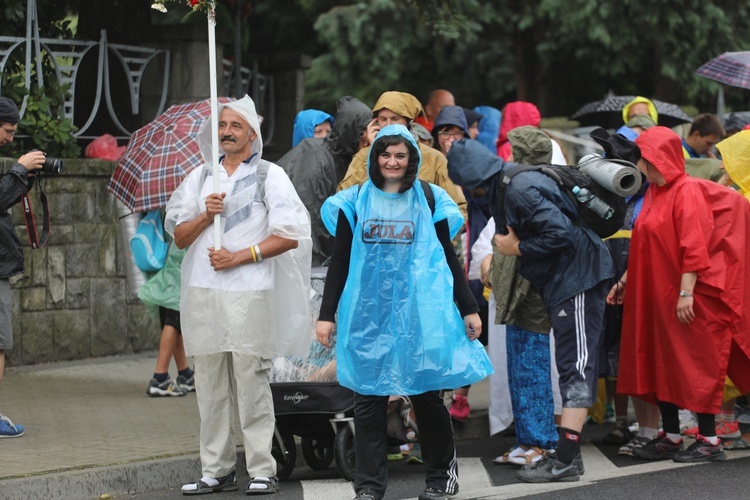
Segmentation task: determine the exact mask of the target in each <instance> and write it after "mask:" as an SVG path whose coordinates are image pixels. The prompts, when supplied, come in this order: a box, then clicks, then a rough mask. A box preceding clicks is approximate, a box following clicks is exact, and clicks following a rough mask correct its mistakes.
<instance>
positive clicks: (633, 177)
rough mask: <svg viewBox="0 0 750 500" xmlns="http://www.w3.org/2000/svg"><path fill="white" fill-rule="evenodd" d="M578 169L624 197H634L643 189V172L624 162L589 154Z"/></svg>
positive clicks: (579, 163)
mask: <svg viewBox="0 0 750 500" xmlns="http://www.w3.org/2000/svg"><path fill="white" fill-rule="evenodd" d="M578 168H579V169H580V170H581V171H582V172H584V173H585V174H587V175H588V176H589V177H591V179H592V180H593V181H594V182H596V183H597V184H599V185H600V186H602V187H603V188H604V189H606V190H607V191H611V192H612V193H615V194H617V195H620V196H623V197H624V196H632V195H634V194H635V193H637V192H638V190H639V189H640V188H641V172H640V171H639V170H638V169H637V168H635V166H634V165H633V164H632V163H630V162H627V161H624V160H615V159H605V158H602V157H601V156H600V155H598V154H588V155H586V156H584V157H583V158H581V160H580V161H579V162H578Z"/></svg>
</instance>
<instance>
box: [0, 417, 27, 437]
mask: <svg viewBox="0 0 750 500" xmlns="http://www.w3.org/2000/svg"><path fill="white" fill-rule="evenodd" d="M24 431H25V429H24V427H23V425H21V424H14V423H13V422H11V420H10V419H9V418H8V417H5V416H3V415H0V438H17V437H21V436H23V433H24Z"/></svg>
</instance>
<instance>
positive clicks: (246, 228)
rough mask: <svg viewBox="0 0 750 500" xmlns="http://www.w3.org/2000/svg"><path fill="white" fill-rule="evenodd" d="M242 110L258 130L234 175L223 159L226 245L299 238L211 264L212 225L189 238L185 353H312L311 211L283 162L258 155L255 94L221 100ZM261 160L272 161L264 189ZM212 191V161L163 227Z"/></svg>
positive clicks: (202, 205) (202, 206)
mask: <svg viewBox="0 0 750 500" xmlns="http://www.w3.org/2000/svg"><path fill="white" fill-rule="evenodd" d="M224 107H229V108H231V109H233V110H234V111H236V112H238V113H240V114H241V115H242V116H243V117H244V118H245V120H246V121H247V122H248V123H249V124H250V127H251V128H252V129H253V130H254V131H255V132H256V134H257V138H256V139H255V140H254V141H253V144H252V151H253V153H254V154H253V156H252V157H251V158H250V159H248V160H247V161H246V162H245V163H242V164H241V165H240V166H239V168H238V169H237V170H236V171H235V172H234V174H233V175H232V176H231V177H230V176H227V173H226V171H225V170H224V168H223V166H220V174H219V175H220V179H219V183H220V190H219V191H220V192H226V193H227V196H226V198H225V199H224V213H223V214H222V216H221V225H222V231H221V233H222V234H221V238H222V239H221V246H222V248H226V249H227V250H229V251H237V250H241V249H244V248H247V247H249V246H250V245H257V244H258V243H260V242H261V241H263V240H264V239H266V238H267V237H268V236H270V235H272V234H274V235H278V236H281V237H283V238H288V239H293V240H297V241H298V247H297V248H296V249H293V250H289V251H287V252H284V253H283V254H281V255H278V256H276V257H272V258H267V259H263V261H261V262H258V263H254V264H247V265H242V266H238V267H235V268H232V269H228V270H223V271H214V269H213V268H212V267H211V265H210V262H209V258H208V248H209V247H213V246H214V229H213V224H212V225H210V226H209V227H208V228H206V230H204V231H203V233H202V234H201V235H200V236H199V237H198V239H196V240H195V242H193V244H192V245H190V247H189V249H188V251H187V253H186V255H185V258H184V260H183V263H182V287H181V298H180V314H181V323H182V329H183V338H184V342H185V352H186V354H188V355H195V354H212V353H217V352H239V353H244V354H252V355H256V356H261V357H267V358H271V357H273V356H285V355H286V356H298V357H303V356H305V355H306V354H307V351H308V349H309V346H310V339H311V335H310V313H309V307H310V259H311V249H312V243H311V240H310V217H309V215H308V213H307V210H306V209H305V207H304V205H303V204H302V202H301V201H300V199H299V197H298V196H297V193H296V191H295V190H294V186H292V183H291V181H290V180H289V178H288V177H287V175H286V174H285V173H284V171H283V170H282V169H281V167H279V166H277V165H274V164H272V163H268V162H266V161H265V160H261V154H262V152H263V143H262V140H261V135H260V123H259V120H258V116H257V114H256V112H255V105H254V103H253V101H252V99H250V97H248V96H245V98H243V99H240V100H238V101H233V102H230V103H226V104H223V105H221V106H220V107H219V113H221V110H222V109H223V108H224ZM198 140H199V142H200V145H201V151H202V152H203V157H204V158H206V159H208V158H211V154H210V148H211V121H210V120H207V121H206V123H205V124H204V125H203V127H202V128H201V131H200V132H199V133H198ZM259 168H261V169H266V168H267V177H266V178H265V182H263V184H262V185H263V186H264V189H262V190H261V193H262V194H259V193H257V190H258V183H257V179H258V177H259V176H258V175H257V174H258V172H259ZM212 192H214V189H213V177H212V173H211V167H210V162H209V161H207V162H206V165H204V166H202V167H201V168H197V169H195V170H194V171H192V172H191V173H190V174H189V175H188V176H187V178H186V179H185V180H184V181H183V182H182V184H180V186H179V187H178V188H177V190H176V191H175V192H174V194H173V195H172V197H171V198H170V200H169V203H168V204H167V218H166V222H165V228H166V230H167V232H169V233H170V234H171V235H172V236H174V231H175V228H176V226H177V225H178V224H180V223H182V222H186V221H190V220H193V219H195V218H196V217H198V216H200V214H201V213H203V212H204V211H205V210H206V197H207V196H208V195H209V194H210V193H212Z"/></svg>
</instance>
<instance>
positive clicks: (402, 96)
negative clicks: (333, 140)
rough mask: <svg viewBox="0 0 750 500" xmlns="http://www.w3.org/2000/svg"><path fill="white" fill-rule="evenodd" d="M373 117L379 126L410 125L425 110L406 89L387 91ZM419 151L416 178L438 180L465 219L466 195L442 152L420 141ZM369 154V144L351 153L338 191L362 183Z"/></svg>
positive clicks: (380, 99)
mask: <svg viewBox="0 0 750 500" xmlns="http://www.w3.org/2000/svg"><path fill="white" fill-rule="evenodd" d="M372 113H373V118H375V119H376V120H377V126H378V129H380V128H383V127H385V126H387V125H393V124H399V125H403V126H405V127H409V126H410V125H411V122H412V120H414V118H416V117H417V116H419V115H421V114H423V113H424V110H423V109H422V104H421V103H420V102H419V100H418V99H417V98H416V97H414V96H413V95H411V94H407V93H405V92H396V91H388V92H384V93H383V94H382V95H381V96H380V98H379V99H378V101H377V102H376V103H375V106H373V108H372ZM419 151H420V153H421V155H422V165H421V167H420V169H419V178H420V179H422V180H423V181H427V182H429V183H432V184H437V185H438V186H440V187H441V188H443V189H445V191H446V192H447V193H448V195H449V196H450V197H451V198H452V199H453V201H455V202H456V204H457V205H458V208H459V210H461V215H463V216H464V220H466V198H465V197H464V194H463V192H461V188H460V187H458V186H456V185H455V184H454V183H453V182H452V181H451V180H450V178H449V177H448V160H447V159H446V158H445V155H443V153H441V152H440V151H438V150H437V149H434V148H430V147H428V146H425V145H423V144H420V145H419ZM369 154H370V148H369V147H367V148H362V149H361V150H359V152H358V153H357V154H356V155H354V158H353V159H352V162H351V163H350V164H349V169H348V170H347V171H346V174H345V175H344V180H342V181H341V182H340V183H339V185H338V188H337V189H336V190H337V191H341V190H343V189H346V188H348V187H351V186H354V185H355V184H359V185H362V184H364V182H365V181H366V180H368V176H367V157H368V155H369Z"/></svg>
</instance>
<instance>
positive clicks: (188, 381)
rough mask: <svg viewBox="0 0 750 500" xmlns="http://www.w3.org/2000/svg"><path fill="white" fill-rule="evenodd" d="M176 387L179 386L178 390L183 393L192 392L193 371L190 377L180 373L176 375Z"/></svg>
mask: <svg viewBox="0 0 750 500" xmlns="http://www.w3.org/2000/svg"><path fill="white" fill-rule="evenodd" d="M177 387H179V388H180V390H181V391H182V392H184V393H188V392H194V391H195V372H193V374H192V375H191V376H190V378H187V377H184V376H182V375H177Z"/></svg>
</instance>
